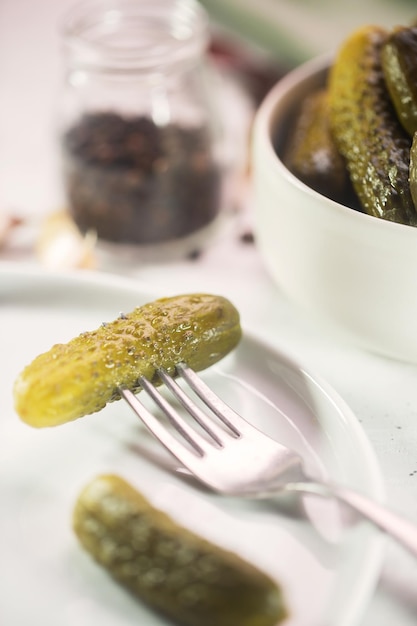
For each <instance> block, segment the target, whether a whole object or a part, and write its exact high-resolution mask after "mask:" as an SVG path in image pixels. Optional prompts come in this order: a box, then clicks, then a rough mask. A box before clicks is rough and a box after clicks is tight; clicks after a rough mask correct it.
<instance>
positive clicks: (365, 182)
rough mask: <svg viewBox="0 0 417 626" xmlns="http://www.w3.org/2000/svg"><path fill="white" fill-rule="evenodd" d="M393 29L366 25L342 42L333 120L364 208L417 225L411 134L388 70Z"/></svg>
mask: <svg viewBox="0 0 417 626" xmlns="http://www.w3.org/2000/svg"><path fill="white" fill-rule="evenodd" d="M387 39H388V33H387V32H386V31H385V30H384V29H382V28H380V27H378V26H365V27H362V28H360V29H359V30H357V31H355V32H354V33H353V34H352V35H351V36H349V37H348V38H347V39H346V40H345V42H344V43H343V45H342V46H341V48H340V50H339V53H338V55H337V57H336V59H335V62H334V63H333V66H332V68H331V70H330V75H329V81H328V89H329V107H330V124H331V129H332V133H333V137H334V139H335V141H336V144H337V146H338V149H339V151H340V153H341V154H342V155H343V157H344V158H345V159H346V163H347V168H348V171H349V175H350V178H351V181H352V184H353V186H354V188H355V191H356V194H357V195H358V198H359V200H360V202H361V205H362V207H363V210H364V211H365V212H366V213H368V214H370V215H374V216H375V217H379V218H383V219H386V220H390V221H394V222H399V223H402V224H409V225H413V226H416V225H417V211H416V209H415V207H414V203H413V200H412V197H411V193H410V186H409V159H410V148H411V138H410V136H409V135H408V133H407V132H406V131H405V130H404V128H403V127H402V125H401V123H400V122H399V120H398V118H397V115H396V111H395V109H394V106H393V104H392V101H391V98H390V95H389V92H388V89H387V86H386V83H385V78H384V73H383V68H382V61H381V54H382V49H383V46H384V44H385V42H386V41H387Z"/></svg>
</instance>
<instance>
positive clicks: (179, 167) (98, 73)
mask: <svg viewBox="0 0 417 626" xmlns="http://www.w3.org/2000/svg"><path fill="white" fill-rule="evenodd" d="M63 35H64V52H65V60H66V83H65V90H64V94H63V96H64V97H63V102H62V118H61V119H62V127H61V146H62V157H63V159H62V162H63V180H64V190H65V195H66V199H67V203H68V208H69V210H70V212H71V214H72V216H73V218H74V220H75V222H76V223H77V225H78V226H79V227H80V229H81V230H82V231H83V232H86V231H89V230H93V231H95V232H96V233H97V236H98V238H99V239H101V240H103V241H107V242H117V243H128V244H154V243H160V242H169V241H172V240H177V239H181V238H183V237H186V236H188V235H190V234H192V233H195V232H197V231H199V230H200V229H203V228H204V227H206V226H207V225H209V224H210V223H211V222H213V220H215V218H216V216H217V215H218V213H219V211H220V207H221V202H222V184H223V173H222V163H221V136H220V135H219V132H218V130H219V128H218V119H217V117H216V115H215V113H214V110H215V107H214V104H213V100H212V98H211V95H212V94H211V93H210V81H209V80H208V76H209V74H207V68H206V58H205V57H206V48H207V45H208V39H209V34H208V21H207V17H206V14H205V12H204V10H203V9H202V8H201V7H200V5H198V4H197V3H195V2H194V1H191V0H176V1H173V0H153V1H152V2H148V1H147V0H119V1H118V2H117V3H115V4H114V8H111V5H109V4H108V3H104V2H102V0H88V2H86V3H84V4H82V5H79V6H78V7H75V8H74V9H73V10H72V11H70V13H69V14H68V16H67V18H66V21H65V24H64V29H63Z"/></svg>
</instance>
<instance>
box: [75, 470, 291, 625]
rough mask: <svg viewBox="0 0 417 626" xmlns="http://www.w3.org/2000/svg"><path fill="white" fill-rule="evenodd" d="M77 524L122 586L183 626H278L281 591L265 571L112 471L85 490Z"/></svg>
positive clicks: (94, 553) (84, 543)
mask: <svg viewBox="0 0 417 626" xmlns="http://www.w3.org/2000/svg"><path fill="white" fill-rule="evenodd" d="M73 526H74V530H75V533H76V535H77V537H78V539H79V541H80V542H81V544H82V546H83V547H84V549H85V550H86V551H87V552H88V553H90V554H91V555H92V557H94V559H95V560H96V561H97V562H98V563H100V564H101V565H102V566H104V567H105V568H106V570H107V571H108V572H109V573H110V574H111V575H112V576H113V577H114V578H115V579H116V580H117V581H118V582H119V583H121V584H122V585H124V586H125V587H127V588H128V589H129V590H130V591H131V592H133V593H134V594H135V595H136V596H138V597H139V598H140V599H141V600H142V601H144V602H145V603H146V604H148V605H149V606H150V607H151V608H153V609H154V610H156V611H158V612H160V613H162V614H164V615H165V616H167V617H168V618H171V619H172V620H173V622H174V623H176V624H181V625H182V626H276V625H277V624H279V623H280V622H281V621H283V620H284V619H285V617H286V616H287V612H286V608H285V604H284V600H283V596H282V591H281V589H280V588H279V586H278V585H277V584H276V583H275V582H274V581H273V580H272V579H271V578H270V577H269V576H267V575H266V574H265V573H263V572H261V571H260V570H258V569H257V568H255V567H254V566H253V565H251V564H250V563H248V562H246V561H244V560H242V559H241V558H240V557H238V556H237V555H236V554H234V553H232V552H228V551H226V550H223V549H221V548H219V547H218V546H216V545H213V544H212V543H209V542H208V541H206V540H205V539H203V538H201V537H199V536H197V535H195V534H194V533H192V532H190V531H189V530H187V529H185V528H183V527H181V526H179V525H178V524H176V523H175V522H174V521H173V520H172V519H171V518H170V517H168V516H167V515H166V514H165V513H163V512H162V511H159V510H157V509H155V508H153V507H152V506H151V504H150V503H149V502H148V501H147V500H146V499H145V498H144V497H143V496H142V495H141V494H140V493H139V492H138V491H137V490H136V489H135V488H133V487H132V486H131V485H130V484H129V483H127V482H126V481H125V480H124V479H122V478H120V477H118V476H115V475H104V476H99V477H97V478H95V479H93V480H92V481H91V482H90V483H89V484H88V485H87V486H86V487H85V488H84V490H83V491H82V493H81V494H80V496H79V498H78V500H77V502H76V506H75V509H74V516H73Z"/></svg>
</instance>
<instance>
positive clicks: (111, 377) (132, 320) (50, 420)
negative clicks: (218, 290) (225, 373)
mask: <svg viewBox="0 0 417 626" xmlns="http://www.w3.org/2000/svg"><path fill="white" fill-rule="evenodd" d="M240 338H241V328H240V321H239V313H238V311H237V310H236V308H235V307H234V306H233V304H232V303H231V302H230V301H229V300H227V299H226V298H224V297H222V296H216V295H211V294H198V293H197V294H185V295H179V296H172V297H169V298H161V299H159V300H156V301H154V302H150V303H148V304H145V305H143V306H141V307H137V308H135V309H134V310H133V311H132V312H130V313H128V314H126V315H121V316H120V317H119V318H118V319H116V320H114V321H111V322H109V323H104V324H102V325H101V326H100V327H99V328H98V329H96V330H93V331H88V332H83V333H81V334H80V335H79V336H77V337H74V338H73V339H72V340H71V341H69V342H68V343H65V344H56V345H54V346H52V348H51V349H50V350H48V351H47V352H45V353H43V354H40V355H39V356H37V357H36V358H35V359H34V360H33V361H32V362H31V363H30V364H29V365H27V366H26V367H25V368H24V370H23V371H22V372H21V373H20V375H19V376H18V377H17V379H16V381H15V384H14V401H15V409H16V412H17V413H18V415H19V416H20V417H21V419H22V420H23V421H24V422H26V423H28V424H30V425H32V426H36V427H44V426H55V425H58V424H62V423H64V422H68V421H70V420H74V419H77V418H79V417H82V416H84V415H87V414H90V413H94V412H97V411H100V410H101V409H102V408H104V406H105V405H106V404H107V403H109V402H112V401H114V400H118V399H119V398H120V394H119V392H118V389H119V388H120V387H126V388H129V389H132V390H133V391H138V390H139V389H138V383H137V379H138V377H139V376H144V377H146V378H148V379H149V380H153V381H154V382H156V383H158V377H157V374H156V370H157V369H158V368H164V369H166V370H167V371H168V372H171V373H174V372H175V366H176V365H177V364H178V363H180V362H187V363H188V365H189V366H190V367H192V368H193V369H195V370H202V369H205V368H207V367H209V366H210V365H212V364H213V363H215V362H217V361H219V360H220V359H221V358H223V357H224V356H225V355H226V354H228V353H229V352H230V351H231V350H232V349H233V348H234V347H235V346H236V345H237V344H238V342H239V340H240Z"/></svg>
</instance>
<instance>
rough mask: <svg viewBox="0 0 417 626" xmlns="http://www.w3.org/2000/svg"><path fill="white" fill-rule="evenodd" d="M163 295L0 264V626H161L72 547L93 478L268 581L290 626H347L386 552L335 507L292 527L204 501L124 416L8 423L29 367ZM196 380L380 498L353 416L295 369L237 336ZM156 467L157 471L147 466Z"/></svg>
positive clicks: (311, 513) (243, 506) (288, 512)
mask: <svg viewBox="0 0 417 626" xmlns="http://www.w3.org/2000/svg"><path fill="white" fill-rule="evenodd" d="M162 295H164V294H146V293H143V291H141V289H140V287H139V286H138V285H137V284H135V283H133V282H125V281H123V280H122V281H121V280H120V279H119V278H117V279H116V278H113V277H109V276H104V275H93V274H89V273H81V274H69V275H54V274H47V273H41V272H38V271H37V270H34V269H32V270H30V269H27V268H20V267H19V266H14V265H13V264H3V265H0V346H1V358H0V368H1V375H0V397H1V416H0V446H1V453H0V490H1V511H2V514H1V516H0V578H1V585H0V617H1V623H3V624H13V626H27V624H29V623H33V624H35V623H36V624H42V625H43V626H57V625H59V626H73V625H75V624H76V625H77V626H87V625H88V626H92V625H94V626H96V625H97V624H100V626H115V625H117V626H130V625H132V626H133V625H137V624H140V625H141V626H157V625H162V624H165V623H166V622H164V620H163V619H161V618H160V617H159V616H156V615H155V614H153V613H152V612H151V611H149V610H148V609H146V608H145V607H144V606H143V605H142V604H141V603H140V602H138V601H136V600H135V599H134V598H132V597H131V596H130V595H129V594H128V593H126V592H125V591H124V590H123V589H122V588H121V587H120V586H119V585H118V584H116V583H115V582H113V580H112V579H111V578H110V577H109V576H108V575H107V574H106V572H105V571H104V570H102V569H101V568H100V567H99V566H97V565H96V564H95V563H93V561H92V560H91V559H90V557H89V556H88V555H87V554H85V553H84V552H83V551H82V549H81V548H80V547H79V545H78V543H77V540H76V538H75V536H74V535H73V532H72V529H71V511H72V507H73V504H74V501H75V498H76V497H77V494H78V493H79V491H80V490H81V488H82V487H83V486H84V484H86V483H87V482H88V481H89V480H90V479H91V478H92V477H93V476H95V475H98V474H100V473H102V472H115V473H119V474H121V475H122V476H124V477H125V478H127V479H128V480H129V481H131V482H132V483H133V484H134V485H136V486H137V487H138V488H139V489H140V490H141V491H142V492H143V493H144V494H145V495H146V496H147V497H149V499H150V500H151V501H152V502H153V503H154V505H155V506H157V507H159V508H162V509H165V510H166V511H167V512H168V513H169V514H171V515H172V516H173V517H175V518H176V519H177V520H178V521H180V522H181V523H183V524H184V525H187V526H189V527H191V528H192V529H193V530H194V531H196V532H198V533H201V534H202V535H204V536H206V537H208V538H209V539H211V540H212V541H215V542H218V543H219V544H221V545H224V546H226V547H228V548H229V549H232V550H234V551H236V552H238V553H240V554H241V555H242V556H243V557H245V558H247V559H249V560H250V561H252V562H253V563H255V564H257V565H258V566H259V567H260V568H263V569H264V570H265V571H267V572H269V573H270V574H271V575H272V576H274V577H276V578H277V580H278V581H280V583H281V585H282V586H283V589H284V593H285V597H286V599H287V604H288V608H289V611H290V617H289V619H288V620H287V622H286V625H287V626H326V625H327V626H330V625H332V626H334V624H338V626H353V625H354V624H358V623H359V620H360V616H361V614H362V610H363V608H364V607H365V605H366V603H367V602H368V600H369V597H370V595H371V594H372V591H373V589H374V586H375V583H376V580H377V577H378V573H379V566H380V560H381V553H382V543H381V538H380V537H379V536H378V535H377V534H376V533H375V532H374V531H373V530H372V529H371V528H370V527H369V526H368V525H366V524H364V523H360V524H356V525H355V526H351V527H349V528H344V527H343V520H342V517H343V516H342V514H341V511H340V510H339V508H338V507H337V506H336V505H335V504H334V503H331V502H326V501H323V500H318V499H314V498H310V499H307V500H305V503H304V504H305V506H304V513H303V510H301V509H300V510H299V512H298V513H297V512H296V511H295V510H293V509H288V508H286V507H285V506H284V505H283V504H282V503H281V502H280V501H278V502H277V503H272V504H271V503H265V502H264V503H262V502H258V503H255V502H246V503H242V502H239V501H234V500H233V499H226V498H221V497H219V496H216V495H210V494H207V493H205V492H204V491H202V490H200V489H199V488H198V486H196V485H192V484H190V483H189V482H185V481H184V480H183V478H181V476H180V475H179V474H178V473H176V472H175V471H173V468H174V464H173V462H172V460H171V458H170V457H169V455H167V454H166V453H165V452H162V451H161V450H160V448H159V446H157V445H154V443H153V442H152V440H151V438H150V436H148V435H147V433H146V432H145V431H144V430H143V429H142V427H141V426H140V425H139V424H138V421H137V418H135V416H134V415H133V414H132V413H131V412H130V411H129V409H128V407H127V406H125V405H124V404H123V403H122V402H117V403H114V404H112V405H110V406H108V407H107V408H106V409H105V410H103V411H102V412H101V413H99V414H95V415H92V416H88V417H85V418H83V419H80V420H77V421H75V422H72V423H69V424H66V425H63V426H60V427H56V428H51V429H43V430H37V429H32V428H30V427H29V426H27V425H25V424H23V423H21V422H20V420H19V418H18V417H17V416H16V414H15V413H14V410H13V401H12V384H13V381H14V379H15V377H16V375H17V374H18V372H19V371H20V370H21V369H22V368H23V366H24V365H25V364H27V363H28V362H29V361H30V360H31V359H32V358H33V357H34V356H35V355H36V354H38V353H39V352H41V351H45V350H47V349H48V348H49V347H50V346H51V345H52V344H53V343H55V342H59V341H66V340H68V339H70V338H71V337H72V336H74V335H75V334H78V333H79V332H81V331H83V330H87V329H92V328H95V327H97V326H99V325H100V323H101V322H103V321H109V320H112V319H114V318H115V317H116V316H118V315H119V313H120V312H121V311H128V310H131V309H132V308H133V307H134V306H136V305H138V304H141V303H144V302H146V301H149V300H152V299H154V297H155V296H162ZM204 377H205V379H206V380H208V381H209V383H210V384H211V385H212V386H213V388H214V389H215V390H216V391H218V392H219V393H220V394H221V395H222V396H223V398H224V399H225V400H226V401H227V402H229V403H230V404H231V405H233V406H234V407H235V408H236V409H237V410H238V411H240V412H241V413H242V414H243V415H245V416H246V417H247V418H248V419H250V420H251V421H253V422H254V423H256V424H258V425H259V426H260V427H261V428H263V429H264V430H265V431H267V432H268V433H269V434H271V435H272V436H274V437H276V438H278V439H279V440H281V441H282V442H284V443H287V444H289V445H291V446H293V447H294V448H296V449H297V450H299V451H300V452H301V453H303V454H304V455H305V458H306V460H307V463H308V465H309V467H310V469H311V470H312V471H314V472H316V473H319V474H322V475H324V476H331V477H332V478H333V479H335V480H338V481H341V482H343V483H345V484H348V485H351V486H352V487H357V488H360V489H361V490H362V491H364V492H366V493H367V494H369V495H372V496H374V497H375V498H377V499H380V498H381V495H382V487H381V478H380V474H379V471H378V468H377V465H376V462H375V458H374V455H373V452H372V449H371V448H370V446H369V443H368V441H367V440H366V438H365V436H364V434H363V432H362V429H361V427H360V426H359V424H358V422H357V421H356V419H355V417H354V415H353V414H352V413H351V411H350V410H349V408H348V407H347V406H346V405H345V404H344V402H343V401H342V400H341V399H340V398H339V397H338V396H337V395H336V394H335V392H334V391H333V390H332V389H330V388H329V387H328V385H327V384H326V383H324V382H323V381H321V380H319V379H317V377H315V376H314V375H313V374H312V373H311V372H307V371H306V370H305V369H304V368H303V366H302V364H300V363H295V362H293V361H292V360H291V359H290V358H288V357H287V356H286V355H285V354H282V353H280V352H277V351H276V350H274V349H272V348H270V347H268V346H266V345H263V344H262V343H260V342H259V341H257V340H256V339H255V338H251V337H248V336H246V335H245V337H244V339H243V340H242V342H241V345H240V346H239V347H238V349H237V350H236V351H235V352H234V353H233V354H231V355H229V356H228V357H226V358H225V359H224V360H223V361H221V362H220V363H219V364H218V365H216V366H215V367H213V368H211V369H210V370H208V371H206V372H204ZM152 455H153V456H155V457H156V458H157V462H155V460H153V461H152V460H151V458H146V457H152ZM213 626H215V625H213ZM231 626H238V625H237V624H236V625H231Z"/></svg>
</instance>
